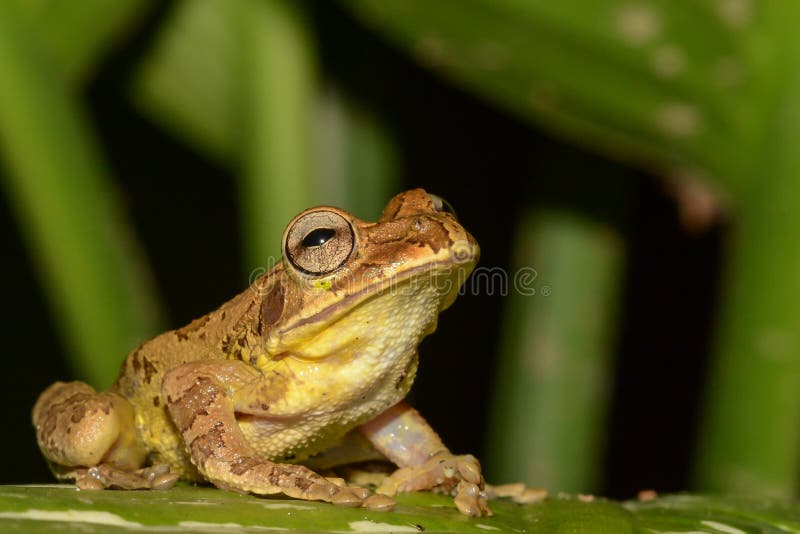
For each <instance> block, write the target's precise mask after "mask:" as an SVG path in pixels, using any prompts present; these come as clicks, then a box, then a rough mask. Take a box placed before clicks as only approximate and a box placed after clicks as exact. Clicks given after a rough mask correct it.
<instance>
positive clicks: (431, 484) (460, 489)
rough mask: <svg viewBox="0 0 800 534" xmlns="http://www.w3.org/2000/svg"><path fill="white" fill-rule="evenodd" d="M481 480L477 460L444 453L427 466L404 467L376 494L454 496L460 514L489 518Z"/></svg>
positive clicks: (428, 462)
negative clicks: (413, 493) (400, 493)
mask: <svg viewBox="0 0 800 534" xmlns="http://www.w3.org/2000/svg"><path fill="white" fill-rule="evenodd" d="M484 485H485V483H484V480H483V476H481V466H480V464H479V463H478V460H477V459H475V457H474V456H472V455H469V454H465V455H462V456H456V455H453V454H451V453H449V452H446V451H443V452H439V453H437V454H435V455H433V456H432V457H431V458H430V459H429V460H427V461H426V462H424V463H422V464H420V465H416V466H413V467H402V468H400V469H398V470H397V471H395V472H394V473H392V474H391V475H389V476H388V477H386V478H385V479H384V481H383V483H382V484H381V485H380V487H379V488H378V490H377V492H378V493H382V494H384V495H394V494H396V493H398V492H404V491H422V490H433V491H436V492H441V493H445V494H448V495H453V496H454V497H455V503H456V507H457V508H458V509H459V511H460V512H461V513H463V514H466V515H471V516H489V515H492V511H491V510H490V509H489V505H488V504H487V495H486V491H485V490H484Z"/></svg>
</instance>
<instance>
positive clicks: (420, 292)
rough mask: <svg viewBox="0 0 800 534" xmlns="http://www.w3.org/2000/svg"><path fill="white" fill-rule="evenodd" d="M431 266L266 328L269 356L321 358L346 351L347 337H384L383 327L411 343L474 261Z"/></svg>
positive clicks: (358, 340) (429, 328)
mask: <svg viewBox="0 0 800 534" xmlns="http://www.w3.org/2000/svg"><path fill="white" fill-rule="evenodd" d="M451 265H452V264H451ZM431 266H432V264H429V265H427V266H426V268H425V269H419V270H409V271H408V272H406V273H403V275H402V276H397V277H395V278H394V279H393V280H389V281H380V282H378V283H373V284H371V285H369V286H367V287H365V288H362V289H361V290H360V291H358V292H357V293H354V294H353V295H350V296H348V297H347V298H346V299H344V300H342V301H340V302H338V303H337V304H335V305H332V306H330V307H328V308H326V309H324V310H322V311H320V312H318V313H316V314H314V315H312V316H310V317H307V318H302V319H300V320H299V321H296V322H294V323H292V325H291V326H290V327H289V328H286V327H284V328H285V330H284V331H283V332H277V333H275V332H272V333H270V337H269V339H268V340H267V343H266V352H267V353H268V355H271V357H276V356H279V355H281V356H285V355H287V354H292V355H294V356H297V357H301V358H303V357H308V358H309V359H323V358H327V357H328V356H331V355H337V354H342V353H343V352H350V351H351V350H352V349H351V348H349V345H351V342H353V343H355V344H364V343H369V342H371V341H372V342H377V341H378V340H377V339H375V338H376V337H377V338H382V337H385V334H386V333H387V330H388V331H389V332H391V333H392V337H394V338H400V337H402V338H404V340H405V342H406V343H408V344H410V345H414V347H416V344H417V343H419V341H421V339H422V338H423V337H425V336H426V335H428V334H430V333H431V332H433V331H434V330H435V329H436V319H437V317H438V315H439V312H440V311H441V310H442V309H444V308H446V307H447V306H449V305H450V304H451V303H452V302H453V300H454V299H455V297H456V296H457V294H458V289H459V287H460V286H461V285H462V284H463V282H464V281H465V280H466V278H467V277H468V276H469V274H470V272H471V270H472V267H473V266H474V263H463V264H456V265H452V267H453V268H452V269H446V268H431ZM424 271H430V276H425V275H421V274H420V273H421V272H424ZM387 299H391V300H387ZM334 333H335V334H336V335H335V336H333V334H334ZM330 337H335V340H336V341H335V342H329V343H327V344H324V343H319V342H320V340H321V339H322V338H325V339H328V338H330ZM311 347H316V348H311ZM322 347H326V348H327V349H329V350H325V349H323V348H322ZM268 357H269V356H268Z"/></svg>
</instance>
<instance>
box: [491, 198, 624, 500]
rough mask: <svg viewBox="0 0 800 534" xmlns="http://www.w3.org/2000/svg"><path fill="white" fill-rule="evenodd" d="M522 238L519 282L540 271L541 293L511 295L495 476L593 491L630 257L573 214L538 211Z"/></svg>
mask: <svg viewBox="0 0 800 534" xmlns="http://www.w3.org/2000/svg"><path fill="white" fill-rule="evenodd" d="M517 235H518V238H517V242H516V245H515V248H514V250H515V254H516V260H515V262H514V271H513V273H514V274H515V278H513V279H514V280H517V278H518V277H519V275H523V274H524V273H525V272H526V270H528V273H529V274H534V273H535V278H534V280H533V286H534V287H535V289H536V291H537V292H536V293H535V294H526V293H525V292H524V290H525V289H526V288H529V287H530V285H531V284H529V283H526V284H514V285H512V286H511V287H509V291H510V296H509V298H508V304H507V308H506V311H505V314H504V315H505V322H504V325H505V328H504V333H503V335H502V339H503V346H502V348H501V360H500V362H499V366H498V369H497V376H498V379H497V381H496V383H495V390H496V395H495V400H494V403H493V410H492V429H491V431H490V433H489V435H490V436H495V438H494V440H493V441H492V442H491V443H490V444H489V448H490V454H489V458H490V461H491V463H490V465H489V473H490V477H493V478H494V479H495V480H497V481H499V482H512V481H516V480H523V481H525V482H527V483H529V484H534V485H536V486H542V487H545V488H548V489H551V490H555V491H575V492H590V491H593V490H595V489H596V488H597V485H598V476H599V472H598V469H599V467H600V465H601V462H600V460H601V456H602V454H603V447H602V443H603V442H604V440H605V438H604V433H603V428H604V423H605V421H606V413H607V411H608V406H607V404H608V398H609V396H608V391H609V386H610V380H611V378H610V375H611V368H612V364H613V361H612V354H613V344H614V341H615V336H614V325H615V319H616V308H617V302H618V300H619V288H620V280H621V270H622V262H623V258H624V249H623V246H622V243H621V241H620V239H619V237H618V236H617V235H616V233H615V232H614V231H613V230H612V229H610V228H608V227H607V226H605V225H603V224H600V223H596V222H592V221H589V220H586V219H583V218H581V217H578V216H575V215H571V214H569V213H567V212H565V211H552V210H546V211H541V210H535V211H532V212H529V213H528V214H527V215H526V217H525V218H524V220H523V221H522V223H521V224H520V225H519V227H518V229H517ZM531 269H535V271H532V270H531ZM517 281H518V282H519V281H523V278H519V279H518V280H517ZM510 436H513V439H512V438H510Z"/></svg>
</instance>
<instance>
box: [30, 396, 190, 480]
mask: <svg viewBox="0 0 800 534" xmlns="http://www.w3.org/2000/svg"><path fill="white" fill-rule="evenodd" d="M33 425H34V427H35V428H36V441H37V442H38V444H39V448H40V449H41V450H42V453H43V454H44V456H45V458H47V460H48V462H49V463H50V465H51V467H52V469H53V472H54V473H55V475H56V476H57V477H58V478H63V479H67V478H75V479H76V482H77V483H78V485H79V487H85V488H97V487H109V486H116V487H124V488H141V487H153V480H155V479H157V478H158V477H159V476H163V475H164V474H165V473H163V472H162V471H163V469H162V468H154V469H148V470H138V468H139V467H141V466H142V464H143V463H144V460H145V456H146V455H145V451H144V448H143V447H142V446H141V445H140V444H139V443H138V441H137V439H136V426H135V422H134V413H133V408H132V407H131V405H130V403H129V402H128V401H127V400H126V399H125V398H123V397H121V396H120V395H117V394H116V393H97V392H95V390H94V389H92V387H91V386H89V385H87V384H84V383H83V382H68V383H65V382H56V383H55V384H53V385H52V386H50V387H49V388H47V389H46V390H45V391H44V392H43V393H42V394H41V395H40V396H39V399H38V400H37V401H36V405H35V406H34V407H33ZM137 470H138V471H137ZM162 478H163V477H162ZM159 482H162V483H163V480H159ZM173 482H174V481H173Z"/></svg>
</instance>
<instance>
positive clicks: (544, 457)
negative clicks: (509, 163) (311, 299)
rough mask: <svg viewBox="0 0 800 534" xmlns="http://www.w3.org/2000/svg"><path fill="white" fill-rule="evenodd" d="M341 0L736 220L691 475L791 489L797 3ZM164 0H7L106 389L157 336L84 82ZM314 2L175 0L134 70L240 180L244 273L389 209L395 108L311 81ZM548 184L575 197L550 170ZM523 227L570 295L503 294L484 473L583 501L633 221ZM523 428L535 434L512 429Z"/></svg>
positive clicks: (8, 119)
mask: <svg viewBox="0 0 800 534" xmlns="http://www.w3.org/2000/svg"><path fill="white" fill-rule="evenodd" d="M342 5H344V6H345V7H346V8H347V9H349V10H350V11H351V12H352V13H354V14H355V16H357V17H358V18H359V20H361V21H362V23H363V24H365V25H366V26H368V27H370V28H372V29H373V30H374V31H376V32H379V33H380V34H382V35H385V36H386V38H387V39H388V40H390V41H391V42H393V43H395V44H396V45H397V46H398V47H399V48H400V49H402V50H404V51H406V52H407V53H408V54H409V57H412V58H413V59H414V60H415V61H417V62H418V63H420V64H421V65H424V66H425V67H426V68H429V69H432V70H433V71H435V72H437V73H440V74H441V75H442V77H443V78H444V79H446V80H448V81H449V82H450V83H452V84H455V85H458V86H460V87H463V88H464V89H465V90H467V91H471V92H474V93H475V94H476V95H478V96H480V97H481V98H484V99H485V100H486V101H487V102H490V103H491V104H493V105H495V106H497V108H498V109H499V110H502V112H504V113H508V114H512V115H514V116H516V117H519V118H520V119H522V120H523V121H527V122H529V123H530V124H532V125H535V126H536V127H539V128H544V129H546V130H548V131H552V132H554V133H556V134H557V135H560V136H563V137H565V138H568V139H570V140H572V141H573V142H575V143H577V144H580V145H584V146H587V147H591V148H592V149H593V150H596V151H599V152H602V153H604V154H608V155H611V156H613V157H615V158H618V159H621V160H624V161H626V162H629V163H632V164H634V165H637V166H640V167H642V168H646V169H649V170H653V171H655V172H657V173H658V174H659V175H660V176H662V177H663V179H664V180H665V181H667V182H668V183H670V184H672V187H673V189H675V190H676V191H678V192H679V196H680V198H682V199H683V201H682V202H683V207H684V208H685V210H686V212H687V213H690V214H691V213H693V214H694V218H693V219H691V220H693V221H694V224H695V225H697V226H699V227H702V226H703V225H704V224H706V223H707V220H708V219H709V218H714V217H720V216H721V214H723V213H724V214H725V215H726V216H727V217H729V218H730V220H732V221H733V225H732V228H733V229H732V231H731V232H730V235H729V236H728V237H729V239H728V242H727V250H726V265H725V269H724V272H725V275H724V284H723V286H722V304H721V306H720V311H721V313H720V316H719V324H718V328H717V330H716V336H715V339H716V342H715V349H714V354H715V356H714V360H713V363H712V366H711V369H710V373H709V376H708V379H707V386H706V388H705V408H704V418H703V420H702V422H701V427H700V429H699V432H698V433H699V438H700V440H699V445H698V453H697V459H696V470H697V484H698V488H701V489H717V490H727V491H740V492H741V491H744V492H754V493H758V494H774V495H783V496H788V495H792V494H794V492H795V490H796V487H797V483H798V474H800V465H798V458H800V454H798V452H800V425H798V424H797V423H800V329H798V328H797V324H798V319H800V298H798V295H800V282H798V280H800V277H798V274H797V273H798V272H800V270H799V269H800V247H798V243H800V210H797V209H796V204H797V199H798V198H800V185H798V184H800V179H798V178H800V165H799V164H800V161H798V158H800V156H798V154H800V152H798V151H797V150H796V146H795V145H796V143H797V141H798V139H799V138H800V132H798V128H800V126H798V125H800V104H798V102H800V83H798V79H797V78H798V76H799V74H798V73H800V37H798V36H797V32H796V29H795V22H796V21H797V20H800V19H798V15H800V4H798V3H796V2H794V0H775V1H774V2H769V3H767V2H764V3H758V2H755V1H750V0H692V1H686V2H673V1H671V0H597V1H594V0H593V1H589V0H573V1H572V2H560V3H559V2H550V1H547V0H494V1H488V0H437V1H436V2H423V1H422V0H344V1H343V2H342ZM150 7H151V3H150V2H147V1H137V0H125V1H124V2H113V3H112V2H107V1H104V0H82V1H81V2H77V3H71V2H59V1H57V0H49V1H48V0H37V1H35V2H34V1H31V2H23V1H20V0H15V1H9V2H0V156H1V157H2V162H3V165H4V170H5V172H3V173H2V177H3V179H4V181H3V186H4V187H5V189H6V191H7V195H8V197H9V198H10V199H11V205H12V206H13V208H14V210H15V213H14V215H15V217H16V218H17V220H18V221H19V227H20V228H21V229H22V231H23V233H24V237H25V240H26V242H27V244H28V246H29V248H30V252H31V254H32V256H33V257H34V264H35V265H36V266H37V267H38V268H39V269H40V271H41V272H40V273H39V274H40V277H41V280H42V284H43V285H44V286H45V287H46V293H47V295H48V296H49V297H50V298H51V299H52V301H51V306H52V308H53V313H54V316H55V317H56V318H57V322H58V324H59V327H60V331H61V334H62V336H63V338H64V339H65V341H66V345H67V347H68V349H69V357H70V358H71V363H72V366H73V369H74V370H75V372H76V374H77V375H79V376H81V377H83V378H85V379H87V380H89V381H90V382H92V383H93V384H96V385H100V386H105V385H107V384H108V383H109V382H110V381H111V380H112V379H113V376H114V374H115V372H116V369H117V366H118V362H119V359H120V354H124V353H125V352H126V351H127V350H128V349H129V348H130V347H131V346H133V345H134V344H135V342H136V341H138V340H140V339H142V338H143V337H146V336H147V335H149V334H152V333H155V332H156V331H157V329H158V328H160V327H162V326H163V325H162V324H161V322H162V321H161V319H160V317H161V315H162V314H161V312H160V311H159V305H158V299H157V297H156V295H155V294H154V291H153V289H152V287H151V284H150V282H149V275H148V269H147V267H146V265H145V262H144V261H143V260H142V257H141V254H140V253H139V252H138V246H137V244H136V238H135V232H134V231H133V229H132V228H131V225H130V224H129V222H128V221H127V216H126V214H125V212H124V210H122V209H120V206H119V204H118V202H117V200H116V198H115V192H114V184H113V179H112V177H111V176H110V173H109V172H108V170H107V168H106V165H105V164H104V161H103V156H102V151H101V150H100V148H99V146H98V143H97V141H96V140H95V139H94V136H93V134H92V132H91V127H90V126H89V125H88V123H87V120H86V117H85V113H84V110H83V109H82V104H81V101H80V98H79V92H80V88H81V87H82V85H83V84H85V83H86V81H87V80H88V79H90V77H91V75H92V72H93V68H94V66H95V65H96V64H97V62H98V61H100V60H101V59H102V58H103V57H104V56H105V55H106V54H107V53H109V51H110V50H112V49H113V48H114V46H115V44H116V43H117V42H118V41H119V40H120V39H122V38H123V36H124V35H125V34H126V32H128V31H130V30H131V29H133V28H135V27H136V24H137V22H138V21H139V20H140V19H141V18H142V16H143V13H145V12H146V11H147V10H148V9H149V8H150ZM307 7H308V4H305V3H300V2H291V1H286V0H232V1H227V2H226V1H222V0H182V1H180V2H178V3H176V4H175V6H174V8H173V9H171V10H170V11H169V13H168V16H167V17H166V18H165V20H164V21H163V22H162V24H161V25H160V27H159V28H158V32H157V35H156V36H155V38H154V40H153V43H152V44H151V46H149V47H148V51H147V53H146V54H145V57H144V58H143V59H142V61H141V64H140V66H139V69H138V70H137V72H135V73H134V74H133V76H132V78H131V82H130V94H131V98H132V100H133V101H135V102H136V103H137V104H138V106H139V107H140V108H141V109H142V110H143V111H144V112H145V113H147V114H148V115H149V116H150V117H151V118H152V119H153V120H154V121H155V122H157V123H158V124H161V125H163V127H164V128H165V129H167V130H168V131H170V132H172V133H173V134H175V135H176V136H178V137H180V138H182V139H184V140H185V141H186V142H187V143H189V144H191V145H192V146H194V147H196V148H197V149H198V150H201V151H203V152H204V153H206V154H207V155H208V156H209V157H210V158H213V159H215V160H217V161H218V162H220V163H221V164H222V165H225V166H228V167H231V168H234V169H236V171H237V188H238V191H239V199H240V202H239V205H240V208H241V209H240V212H241V222H240V226H241V229H242V234H243V235H244V236H245V240H244V244H243V249H244V250H243V251H242V255H243V257H244V258H245V261H244V264H245V266H246V269H247V270H248V271H250V270H251V269H253V268H255V267H257V266H263V265H265V264H268V262H269V258H270V256H271V255H274V254H275V253H276V252H277V251H278V249H279V247H278V239H279V236H280V230H281V228H282V227H283V225H284V224H285V222H286V221H287V220H289V218H291V216H292V215H294V214H295V213H296V212H298V211H300V210H301V209H304V208H306V207H308V206H310V205H313V204H317V203H320V202H326V203H331V204H337V205H341V206H343V207H345V208H349V209H352V210H355V211H356V212H357V213H358V214H359V215H361V216H363V217H365V218H368V217H369V218H371V217H375V216H376V215H377V214H378V213H379V210H380V207H381V206H382V205H383V203H384V202H385V200H386V199H387V198H388V197H389V196H391V194H392V193H393V192H394V191H395V189H396V187H397V184H398V174H399V168H400V165H401V162H400V161H399V157H398V152H399V151H398V150H397V147H396V146H395V144H394V142H393V140H392V138H391V135H390V134H389V132H388V131H387V129H386V128H385V127H384V125H383V124H382V122H381V118H380V117H376V116H373V115H370V114H369V113H368V112H367V111H365V110H364V109H362V108H361V107H360V106H359V104H358V102H356V101H352V100H350V99H349V97H348V96H345V95H343V94H342V93H341V92H340V91H339V90H338V88H337V87H334V86H331V85H330V84H329V83H328V82H326V81H325V80H324V79H323V77H322V76H321V75H320V65H319V56H320V51H319V50H318V49H317V46H318V45H317V42H316V36H315V28H314V27H313V25H312V24H310V22H309V17H308V14H307V11H306V8H307ZM189 89H190V90H189ZM565 167H568V162H565ZM541 180H542V182H543V183H545V182H548V181H549V182H550V185H549V186H548V187H558V183H557V182H558V180H559V178H558V173H556V172H553V173H548V174H547V175H545V176H542V177H541ZM597 180H598V181H602V180H604V177H603V176H598V177H597ZM598 187H599V190H602V189H603V184H602V182H601V183H600V184H599V186H598ZM611 189H614V190H613V191H611V190H607V191H605V192H604V194H597V192H596V191H588V190H587V191H586V192H585V195H586V196H589V197H593V198H594V200H595V202H596V203H597V204H601V205H602V206H604V209H605V210H607V211H611V212H621V213H627V212H628V211H630V201H631V200H630V198H631V196H630V194H629V192H628V191H625V190H618V189H615V188H611ZM690 222H691V221H690ZM517 234H518V237H517V238H516V240H515V257H516V262H517V266H519V267H524V266H527V265H531V264H533V265H537V266H539V267H540V269H542V270H543V271H542V272H545V271H546V273H549V274H548V276H549V278H548V280H550V281H553V280H555V283H554V285H553V287H554V291H555V292H554V293H553V294H552V295H551V296H549V297H548V298H549V299H550V300H544V299H542V298H527V299H526V298H520V295H515V296H514V297H513V298H511V299H508V308H507V310H506V312H505V316H506V317H507V318H508V321H507V323H506V326H505V328H504V334H503V342H502V358H503V359H502V361H501V363H500V367H499V368H500V369H501V370H505V371H504V372H501V373H499V376H500V379H499V381H498V383H497V384H496V390H497V391H498V392H504V393H502V394H501V393H498V395H497V397H496V400H495V407H494V411H493V413H494V422H493V425H494V427H493V428H494V430H493V432H492V436H493V439H494V440H495V441H494V442H492V443H490V444H489V448H490V449H491V450H492V451H495V452H496V453H497V455H498V456H502V458H501V459H498V460H496V461H495V465H494V466H493V467H494V469H495V470H496V472H497V473H500V474H502V475H503V476H512V475H517V476H518V475H519V474H520V473H522V474H524V475H525V476H526V477H530V479H531V480H529V481H528V482H531V483H537V480H542V481H543V483H545V484H546V485H548V486H549V487H551V488H552V489H556V490H560V489H567V490H580V489H584V490H585V489H592V488H593V487H595V484H596V483H597V478H598V476H599V475H598V473H599V469H600V465H599V462H600V461H601V456H602V455H601V454H600V452H601V451H602V450H603V446H604V445H603V444H604V441H605V435H604V428H605V421H606V416H607V413H608V403H609V396H608V394H607V393H606V389H605V388H607V387H608V384H609V383H610V382H611V380H612V375H613V363H614V349H615V343H616V339H617V331H618V329H619V325H618V323H617V321H616V318H617V310H618V308H619V301H620V298H621V297H620V294H621V291H622V286H623V281H624V274H625V273H624V264H625V259H626V254H627V251H626V250H625V247H624V244H623V241H622V240H621V238H620V236H619V233H618V229H617V228H615V227H613V226H611V225H604V224H601V223H598V222H597V221H593V220H590V218H588V217H582V216H581V214H578V216H575V214H574V213H568V212H566V211H564V212H559V211H558V210H555V211H548V212H540V211H536V210H533V209H532V210H531V211H530V212H529V213H525V214H523V216H522V217H520V220H519V221H518V227H517ZM559 288H561V289H563V290H560V289H559ZM655 305H657V303H656V304H655ZM687 306H691V303H688V302H687ZM565 390H566V391H565ZM574 390H577V391H579V392H580V394H574ZM515 434H519V435H520V438H519V440H515V441H514V443H510V442H508V436H512V435H515ZM512 445H514V446H512ZM490 467H491V466H490Z"/></svg>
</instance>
